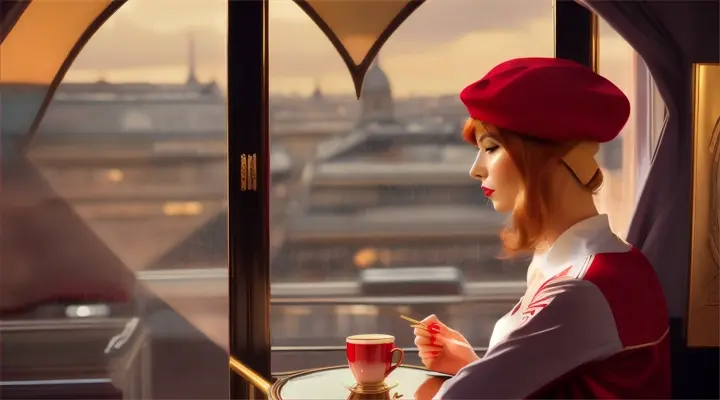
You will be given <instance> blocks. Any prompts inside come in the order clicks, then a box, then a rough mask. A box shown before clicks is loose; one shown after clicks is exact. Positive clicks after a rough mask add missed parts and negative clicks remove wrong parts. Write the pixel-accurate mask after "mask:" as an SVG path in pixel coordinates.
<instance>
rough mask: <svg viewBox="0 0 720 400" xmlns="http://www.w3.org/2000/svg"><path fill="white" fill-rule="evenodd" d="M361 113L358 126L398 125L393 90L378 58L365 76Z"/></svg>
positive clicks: (361, 97)
mask: <svg viewBox="0 0 720 400" xmlns="http://www.w3.org/2000/svg"><path fill="white" fill-rule="evenodd" d="M360 101H361V111H360V119H359V120H358V125H359V126H360V127H363V126H366V125H369V124H381V125H386V124H393V125H394V124H397V121H396V120H395V113H394V109H393V99H392V88H391V87H390V80H389V79H388V77H387V75H385V71H383V70H382V68H381V67H380V62H379V58H378V57H376V58H375V61H373V63H372V65H371V66H370V69H369V70H368V72H367V74H366V75H365V81H364V82H363V87H362V92H361V95H360Z"/></svg>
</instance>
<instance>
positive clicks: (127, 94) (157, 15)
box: [0, 0, 229, 399]
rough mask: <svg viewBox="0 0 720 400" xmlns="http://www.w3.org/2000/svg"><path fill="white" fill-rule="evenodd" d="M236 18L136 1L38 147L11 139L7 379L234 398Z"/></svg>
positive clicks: (75, 80)
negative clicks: (230, 222)
mask: <svg viewBox="0 0 720 400" xmlns="http://www.w3.org/2000/svg"><path fill="white" fill-rule="evenodd" d="M63 4H64V3H63ZM226 19H227V12H226V1H225V0H207V1H202V2H198V1H195V0H134V1H131V2H128V3H127V4H126V5H125V6H123V7H122V8H121V9H120V10H119V11H118V12H117V13H116V14H115V15H114V16H113V17H112V18H111V19H110V20H109V21H108V22H107V23H106V24H105V25H104V26H103V27H102V28H101V29H100V31H99V32H98V33H97V34H96V35H95V36H94V37H93V38H92V39H91V40H90V42H89V43H88V44H87V46H86V47H85V48H84V49H83V51H82V52H81V54H80V55H79V57H78V58H77V60H76V61H75V63H74V64H73V67H72V68H71V70H70V71H69V72H68V73H67V75H66V77H65V79H64V81H63V82H62V84H61V85H60V86H59V88H58V90H57V93H56V95H55V97H54V99H53V101H52V103H51V104H50V106H49V108H48V110H47V113H46V115H45V118H44V120H43V121H42V123H41V125H40V127H39V130H38V133H37V135H36V136H35V138H34V140H33V141H32V142H31V143H30V145H29V150H27V151H26V150H25V149H24V148H23V147H22V140H23V139H24V138H23V137H20V136H17V137H18V139H17V140H15V141H14V142H13V143H10V144H11V145H13V146H11V147H8V146H9V145H8V144H7V143H3V144H2V146H3V151H4V152H8V151H11V152H12V154H11V156H13V157H14V159H15V160H16V162H13V163H12V164H9V169H5V167H6V165H8V164H7V163H6V162H7V161H6V160H7V159H5V158H4V165H3V196H4V198H3V203H2V206H3V209H2V213H3V235H5V236H4V237H3V248H2V252H3V260H2V263H3V265H2V273H3V275H2V284H3V288H11V289H12V291H11V292H8V291H6V290H3V291H2V292H0V296H2V304H0V313H1V321H0V328H1V329H2V336H3V338H2V342H3V350H2V357H3V359H2V362H3V380H4V381H7V380H11V381H17V382H20V383H18V385H21V386H22V385H27V384H28V383H27V381H31V380H32V381H40V380H55V381H58V380H60V381H63V382H66V383H68V382H69V383H74V384H75V386H74V387H78V388H81V389H78V390H85V389H87V390H90V394H89V395H87V396H85V397H83V398H90V397H92V398H101V396H104V394H103V393H105V392H107V391H108V390H119V391H121V392H122V397H124V398H135V399H139V398H177V399H182V398H185V399H198V398H203V399H204V398H223V399H225V398H227V396H228V374H229V371H228V367H227V353H226V348H227V341H228V336H227V330H228V321H227V312H228V305H227V270H226V256H227V247H226V237H225V232H226V203H227V193H226V173H225V171H226V161H227V151H226V145H225V127H226V102H225V81H224V80H225V76H226V57H225V51H226V46H225V42H226V22H225V21H226ZM21 89H22V88H19V89H18V90H17V91H15V92H10V93H9V96H16V97H14V98H15V99H16V100H18V99H19V101H21V100H22V99H23V97H22V96H24V95H25V94H26V93H23V91H22V90H21ZM3 94H5V93H3ZM6 100H8V99H7V97H4V98H3V101H6ZM3 139H4V138H3ZM8 149H10V150H8ZM25 156H27V157H25ZM25 158H27V160H28V161H27V162H25V163H21V161H22V160H23V159H25ZM18 160H19V161H18ZM7 194H12V195H13V196H14V197H12V198H11V199H12V200H15V201H14V202H12V201H11V202H7V201H5V200H7V199H8V198H9V197H7V196H6V195H7ZM23 382H25V383H23ZM4 383H5V382H4ZM91 384H97V385H100V386H102V385H104V386H103V389H102V391H101V392H97V391H96V390H101V389H92V388H90V385H91ZM64 387H66V388H67V387H69V386H68V385H65V386H64ZM3 390H4V389H3ZM57 390H60V391H63V390H65V391H68V390H69V391H70V392H69V394H68V392H64V393H66V394H63V395H61V394H59V393H60V392H53V393H51V394H49V395H48V396H47V398H81V397H82V396H80V395H78V394H77V393H75V394H73V393H74V392H72V390H75V389H62V388H60V389H57ZM99 396H100V397H99Z"/></svg>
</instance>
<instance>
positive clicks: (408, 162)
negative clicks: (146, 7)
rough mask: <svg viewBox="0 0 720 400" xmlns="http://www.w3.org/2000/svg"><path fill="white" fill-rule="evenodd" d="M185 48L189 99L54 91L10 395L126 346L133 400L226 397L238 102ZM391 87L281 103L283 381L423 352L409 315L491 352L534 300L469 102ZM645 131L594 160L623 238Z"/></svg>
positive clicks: (278, 328) (175, 93) (388, 82)
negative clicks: (353, 350) (465, 129)
mask: <svg viewBox="0 0 720 400" xmlns="http://www.w3.org/2000/svg"><path fill="white" fill-rule="evenodd" d="M186 45H187V64H186V70H187V77H186V79H185V81H184V82H180V83H175V84H168V83H162V84H160V83H148V82H142V83H117V82H110V81H106V80H105V79H98V80H96V81H91V82H82V83H81V82H64V83H62V84H61V85H60V86H59V88H58V90H57V92H56V94H55V96H54V99H53V100H52V103H51V104H50V106H49V108H48V109H47V113H46V115H45V117H44V119H43V121H42V123H41V124H40V126H39V129H38V131H37V133H36V136H35V137H34V138H33V140H32V142H31V145H30V147H29V148H30V150H29V153H28V158H29V161H30V163H31V164H32V165H33V166H35V167H37V171H38V172H39V176H38V177H36V179H35V178H34V179H35V180H36V181H38V182H39V181H42V185H47V188H46V190H45V192H47V193H52V196H55V197H53V198H44V200H43V201H44V203H42V204H41V205H39V206H38V207H37V208H35V209H32V207H33V205H27V207H25V208H27V209H28V210H31V211H28V212H27V213H28V214H29V213H35V214H34V215H36V216H35V218H36V219H35V221H39V222H36V223H37V224H42V225H43V227H42V229H40V228H39V227H38V226H33V224H27V223H25V222H23V221H26V220H24V219H22V216H20V217H17V219H16V220H15V221H16V225H14V227H15V228H14V231H13V232H11V233H12V234H13V235H15V236H16V237H18V239H17V240H18V243H22V240H26V241H29V242H30V243H33V244H35V245H36V247H33V248H32V249H25V250H27V251H26V252H25V253H22V254H25V259H22V258H21V259H20V261H18V260H13V259H11V258H5V261H8V260H10V261H12V262H8V263H7V265H4V266H3V274H4V276H3V281H2V282H0V287H2V289H3V292H4V294H2V304H0V311H1V312H2V315H3V317H2V321H1V322H2V324H1V325H0V327H1V328H2V334H3V344H2V346H3V348H2V351H3V362H5V363H6V367H4V368H3V370H2V373H3V380H8V379H10V380H12V379H27V378H28V377H35V376H36V375H37V374H42V373H49V372H48V371H52V374H51V375H52V376H53V377H55V378H57V377H58V376H60V375H62V374H66V375H62V376H64V377H67V378H68V379H69V378H71V377H77V376H86V375H88V374H89V375H92V374H91V373H90V372H88V371H92V370H93V368H95V367H97V366H98V365H104V364H105V363H106V360H105V359H104V358H103V357H104V356H103V354H112V353H113V351H114V350H113V349H114V347H112V346H110V345H109V344H108V341H109V340H110V339H111V338H112V337H113V336H114V335H118V334H119V333H120V332H123V330H125V332H128V333H126V336H127V335H129V336H127V337H130V336H132V338H133V339H132V340H131V341H130V342H131V343H130V344H131V345H126V346H125V347H124V348H122V349H120V348H121V347H123V346H117V347H118V350H117V351H118V352H121V353H123V354H125V355H123V356H122V359H131V360H133V361H132V363H131V364H132V365H130V364H128V365H124V366H123V367H121V368H122V369H123V370H124V371H130V370H132V374H134V375H133V377H129V378H126V381H128V382H131V385H130V386H132V387H131V389H129V391H130V393H135V394H136V398H148V397H152V398H211V397H217V398H222V397H224V396H226V392H227V387H226V386H227V383H226V382H227V374H228V371H227V364H226V360H227V359H226V354H225V352H224V351H225V349H226V348H227V343H228V295H227V288H228V276H227V187H226V185H227V179H226V173H227V148H226V117H227V109H226V98H225V90H224V87H223V84H222V83H220V82H215V81H212V80H203V79H200V78H199V76H198V73H197V69H198V66H197V60H196V49H195V42H194V39H193V37H192V36H190V38H189V39H188V41H187V44H186ZM498 61H499V60H498ZM640 63H642V61H641V60H638V59H635V58H634V59H633V64H632V66H631V67H632V71H636V70H638V69H641V68H644V66H642V65H641V64H640ZM628 69H631V68H628ZM634 76H635V74H634V73H633V77H634ZM308 79H312V77H308ZM392 81H393V77H392V76H389V75H388V74H387V73H386V72H385V71H384V69H383V60H382V57H380V58H378V59H376V60H375V62H374V63H373V64H372V66H371V68H370V69H369V71H368V73H367V75H366V78H365V82H364V86H363V91H362V97H361V100H359V101H358V100H357V99H355V98H354V97H353V96H351V95H331V94H326V93H325V92H324V90H323V85H322V80H320V79H316V80H315V89H314V91H313V92H312V93H311V94H310V95H309V96H301V95H281V94H273V95H272V96H271V97H270V110H269V111H270V112H269V116H270V134H271V154H270V157H271V159H270V168H271V179H272V186H271V193H270V195H271V217H270V218H271V225H272V229H271V238H270V239H271V240H270V242H271V243H270V245H271V250H270V251H271V275H272V287H271V292H272V303H271V313H270V314H271V315H270V317H271V326H270V328H271V332H272V345H273V349H274V350H275V351H274V352H273V355H272V368H273V371H278V372H280V371H290V370H297V369H302V368H308V367H319V366H326V365H334V364H341V363H343V362H344V360H343V357H344V353H343V352H342V351H340V352H338V351H335V352H332V351H326V352H322V351H319V350H318V351H311V349H308V347H309V346H312V347H318V348H319V347H327V346H342V345H343V344H344V338H345V336H347V335H349V334H355V333H372V332H384V333H392V334H394V335H395V336H396V340H397V344H398V345H399V346H406V347H410V346H412V345H413V344H412V335H411V332H410V329H409V328H408V327H407V324H406V323H405V322H403V321H402V320H400V319H399V318H398V315H399V314H405V315H408V316H411V317H415V318H422V317H424V316H426V315H428V314H431V313H434V314H437V315H438V316H440V317H441V318H442V319H443V320H444V321H445V322H447V323H448V324H449V325H451V326H453V327H455V328H456V329H458V330H460V331H462V332H463V334H464V335H465V336H466V337H467V338H468V339H469V340H470V342H471V343H473V344H474V345H476V346H479V347H483V346H486V344H487V342H488V339H489V335H490V333H491V331H492V329H493V326H494V324H495V321H496V320H497V319H498V318H499V317H500V316H502V315H503V314H505V313H506V312H507V311H508V310H509V309H510V308H511V307H512V306H513V305H514V304H515V303H516V302H517V301H518V299H519V297H520V296H521V295H522V293H523V292H524V286H525V283H524V281H525V274H526V268H527V260H518V261H515V262H506V261H500V260H499V259H498V258H497V255H498V254H499V250H500V247H499V245H500V243H499V238H498V232H499V230H500V228H501V226H502V225H503V224H504V222H505V218H506V216H504V215H500V214H498V213H496V212H495V211H494V210H493V208H492V206H491V205H490V204H488V202H487V200H486V199H485V198H484V196H483V194H482V191H481V190H480V188H479V185H478V183H477V182H475V181H473V180H472V179H471V178H470V177H469V176H468V173H467V171H468V169H469V167H470V165H471V163H472V161H473V159H474V157H475V149H474V148H473V147H471V146H468V145H467V144H465V143H464V142H463V141H462V139H461V137H460V134H459V132H460V129H461V127H462V124H463V123H464V122H465V119H466V117H467V114H466V111H465V109H464V107H463V106H462V104H461V103H460V102H459V99H458V98H457V95H455V94H453V95H448V96H403V97H399V96H397V95H394V94H393V89H392V88H393V83H392ZM631 84H632V85H633V89H632V90H633V93H632V94H629V96H631V97H632V99H633V102H636V101H639V100H638V99H639V98H642V96H644V92H641V91H634V90H635V89H634V87H635V86H636V84H637V82H636V80H635V78H633V79H632V80H631ZM624 90H626V89H625V88H624ZM633 118H634V117H633ZM635 124H636V121H634V120H632V121H631V122H630V123H629V124H628V127H626V129H625V132H624V133H623V135H621V137H619V138H618V139H616V140H615V141H613V142H611V143H609V144H607V145H604V146H603V148H602V150H601V153H600V155H599V160H600V162H601V165H602V167H603V168H604V170H605V174H606V183H605V186H604V188H603V190H602V191H601V193H600V194H599V195H598V198H597V202H598V206H599V207H600V209H601V210H602V211H605V212H608V211H611V220H612V223H613V225H614V227H615V228H616V230H617V231H618V232H619V233H621V234H622V233H623V231H624V230H625V229H626V227H627V224H628V223H629V217H630V215H631V213H632V210H633V208H634V201H628V199H634V198H635V192H636V190H637V181H638V180H640V178H636V177H635V174H634V173H630V170H631V169H632V170H634V169H635V168H636V167H635V166H636V157H637V154H636V150H635V149H636V143H635V136H634V135H628V134H627V132H628V131H634V130H635V129H636V125H635ZM5 145H6V146H7V144H5ZM26 177H27V176H26ZM30 181H31V180H30V179H25V181H24V184H26V185H29V184H28V183H27V182H30ZM33 182H34V181H33ZM38 185H41V184H40V183H38ZM6 187H10V185H9V184H6ZM33 190H35V189H33ZM41 197H42V196H41ZM65 204H67V205H69V206H70V208H67V207H66V206H65ZM63 207H66V208H63ZM55 208H58V209H60V211H57V212H55V211H52V212H50V211H48V210H54V209H55ZM33 210H34V211H33ZM37 210H42V211H41V212H39V211H37ZM6 218H13V216H12V215H11V216H9V217H7V216H6ZM5 221H10V222H11V223H12V221H13V220H11V219H6V220H5ZM38 232H43V233H42V235H38ZM5 234H6V235H7V232H6V233H5ZM41 236H42V237H41ZM9 243H12V241H11V240H10V241H9ZM18 253H21V252H18ZM27 260H35V261H27ZM38 260H42V261H38ZM136 279H137V283H136ZM18 310H19V311H18ZM128 321H130V322H128ZM28 332H32V334H28ZM63 332H65V333H66V334H63ZM120 337H121V339H119V340H121V341H122V340H125V341H126V342H127V341H128V339H127V338H125V339H122V338H123V337H122V335H121V336H120ZM110 343H113V342H110ZM11 344H12V346H11ZM58 345H59V346H58ZM106 346H110V347H107V348H106ZM128 348H130V350H128ZM129 353H132V355H131V356H127V354H129ZM138 354H140V355H141V356H137V355H138ZM70 355H72V356H70ZM409 362H410V363H417V360H416V359H414V358H413V356H410V357H409ZM7 363H10V364H7ZM38 365H41V366H43V368H44V369H43V368H38ZM63 366H64V367H63ZM61 367H63V368H65V369H63V372H62V373H60V372H59V371H60V369H62V368H61ZM98 368H99V367H98ZM103 368H104V367H103ZM171 369H173V373H170V370H171ZM43 371H44V372H43ZM58 374H60V375H58ZM183 376H185V377H188V379H189V377H192V379H193V380H194V381H190V380H184V378H183ZM176 380H177V381H178V383H176V384H175V383H173V384H171V383H170V382H174V381H176ZM197 382H203V384H202V385H198V383H197Z"/></svg>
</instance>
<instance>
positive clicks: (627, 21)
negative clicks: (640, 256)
mask: <svg viewBox="0 0 720 400" xmlns="http://www.w3.org/2000/svg"><path fill="white" fill-rule="evenodd" d="M584 1H585V4H586V5H587V6H589V8H591V9H592V10H593V11H595V12H596V13H597V14H598V15H600V16H601V17H602V18H603V19H604V20H605V21H606V22H607V23H608V24H609V25H610V26H612V27H613V28H614V29H615V30H616V31H617V32H618V33H619V34H620V35H622V36H623V38H625V40H627V42H628V43H629V44H630V45H631V46H632V47H633V48H634V49H635V50H636V51H637V52H638V54H640V56H641V57H642V58H643V60H645V63H646V64H647V66H648V68H649V69H650V72H651V74H652V76H653V78H654V79H655V82H656V83H657V86H658V90H659V91H660V94H661V95H662V97H663V100H664V102H665V105H666V106H667V109H668V114H669V119H668V123H667V124H666V126H665V130H664V131H663V133H662V137H661V139H660V143H659V145H658V148H657V150H656V153H655V158H654V160H653V164H652V167H651V168H650V173H649V175H648V178H647V182H646V184H645V188H644V190H643V193H642V194H641V196H640V201H639V202H638V206H637V211H636V212H635V215H634V217H633V220H632V223H631V225H630V230H629V233H628V241H629V242H630V243H632V244H633V245H635V246H637V247H638V248H640V249H641V250H642V251H643V252H644V253H645V255H646V256H647V257H648V258H649V259H650V261H651V262H652V264H653V265H654V266H655V268H656V270H657V272H658V275H659V277H660V280H661V281H662V283H663V287H664V289H665V296H666V298H667V300H668V306H669V308H670V314H671V316H672V317H680V318H682V317H684V316H685V312H686V303H687V289H686V287H687V279H688V271H689V260H690V228H691V223H690V216H691V184H692V182H691V179H692V134H691V132H692V115H691V107H692V101H691V80H692V64H693V63H699V62H718V61H719V55H718V54H719V48H720V43H719V41H718V15H719V13H720V2H718V1H609V0H584Z"/></svg>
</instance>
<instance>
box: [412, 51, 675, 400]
mask: <svg viewBox="0 0 720 400" xmlns="http://www.w3.org/2000/svg"><path fill="white" fill-rule="evenodd" d="M460 99H461V100H462V102H463V103H464V104H465V106H466V107H467V109H468V112H469V114H470V119H469V120H468V122H467V124H466V126H465V129H464V132H463V134H464V137H465V139H466V140H467V141H468V142H470V143H471V144H472V145H474V146H476V147H477V148H478V153H477V157H476V159H475V163H474V164H473V166H472V168H471V170H470V175H471V176H472V177H473V178H475V179H477V180H479V181H481V182H482V188H483V190H484V192H485V195H486V196H487V197H488V198H489V199H490V201H492V204H493V206H494V207H495V209H496V210H497V211H499V212H510V213H511V218H510V223H509V224H508V227H507V228H506V229H505V230H504V231H503V232H502V233H501V238H502V241H503V245H504V255H505V256H506V257H512V256H516V255H519V254H526V253H532V254H533V258H532V262H531V263H530V266H529V269H528V273H527V291H526V292H525V295H524V296H523V297H522V298H521V299H520V301H519V302H518V303H517V305H515V306H514V307H513V308H512V309H511V310H510V312H508V313H507V314H506V315H505V316H503V317H502V318H501V319H500V320H499V321H498V322H497V324H496V325H495V328H494V330H493V334H492V337H491V339H490V344H489V349H488V351H487V353H486V354H485V355H484V356H483V357H482V358H480V357H478V356H477V355H476V354H475V353H474V352H473V351H472V350H471V347H470V346H469V343H468V342H467V340H466V339H465V338H464V337H463V336H462V334H460V333H459V332H457V331H455V330H453V329H451V328H449V327H447V326H446V325H444V324H443V323H442V322H440V321H439V320H438V319H437V318H436V317H435V316H429V317H427V318H426V319H425V320H424V321H423V322H424V323H425V325H426V326H427V327H428V329H427V330H425V329H423V328H421V327H420V328H416V329H415V331H414V333H415V336H416V337H415V344H416V345H417V346H418V348H419V350H420V357H421V358H422V361H423V363H424V364H425V365H426V366H427V367H428V368H430V369H433V370H436V371H439V372H445V373H449V374H452V375H454V377H453V378H451V379H449V380H447V381H446V382H445V383H444V384H443V385H442V387H441V388H440V390H439V391H438V393H437V394H436V396H435V397H436V398H437V399H443V400H444V399H507V398H512V399H520V398H586V399H587V398H614V399H631V398H669V397H670V360H669V357H670V356H669V343H668V322H669V321H668V318H669V317H668V313H667V310H666V306H665V304H666V303H665V298H664V297H663V294H662V289H661V287H660V284H659V282H658V280H657V278H656V276H655V273H654V271H653V268H652V266H651V265H650V263H649V262H648V261H647V259H646V258H645V257H644V256H643V255H642V254H641V253H640V252H639V251H638V250H637V249H635V248H633V247H632V246H631V245H629V244H627V243H625V242H623V241H622V240H621V239H620V238H618V237H617V236H615V234H613V232H612V231H611V230H610V227H609V224H608V218H607V216H606V215H600V214H598V211H597V209H596V208H595V204H594V201H593V197H592V196H593V194H594V193H595V192H596V191H597V190H598V188H599V187H600V185H601V184H602V181H603V175H602V172H601V171H600V168H599V167H598V164H597V162H596V161H595V159H594V155H595V153H596V152H597V150H598V145H599V143H601V142H607V141H610V140H612V139H613V138H615V137H616V136H617V135H618V133H619V132H620V130H621V129H622V128H623V126H624V125H625V123H626V122H627V119H628V117H629V114H630V105H629V102H628V100H627V98H626V97H625V96H624V95H623V93H622V92H621V91H620V90H619V89H618V88H617V87H616V86H615V85H613V84H612V83H610V82H609V81H608V80H606V79H605V78H603V77H601V76H599V75H597V74H595V73H594V72H593V71H592V70H590V69H588V68H586V67H584V66H582V65H580V64H577V63H575V62H572V61H567V60H561V59H556V58H523V59H515V60H510V61H507V62H504V63H502V64H500V65H498V66H497V67H495V68H493V69H492V70H491V71H490V72H489V73H488V74H487V75H486V76H485V77H484V78H483V79H481V80H480V81H478V82H475V83H473V84H472V85H470V86H468V87H467V88H465V89H464V90H463V91H462V93H461V94H460ZM418 396H419V397H422V393H420V392H419V393H418Z"/></svg>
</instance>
